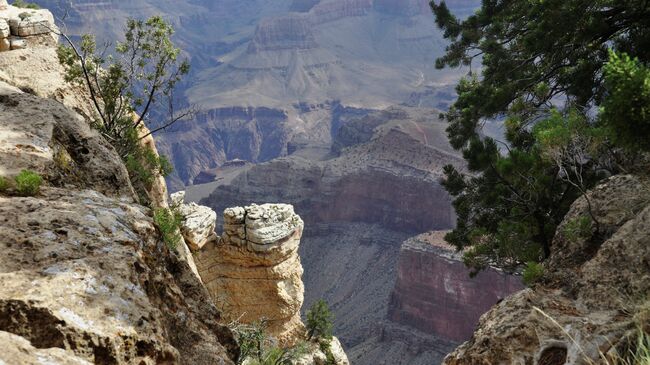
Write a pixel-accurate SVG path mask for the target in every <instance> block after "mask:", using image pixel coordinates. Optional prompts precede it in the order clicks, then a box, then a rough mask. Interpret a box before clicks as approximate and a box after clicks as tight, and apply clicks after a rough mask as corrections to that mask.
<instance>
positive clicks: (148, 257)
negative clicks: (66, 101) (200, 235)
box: [0, 52, 238, 364]
mask: <svg viewBox="0 0 650 365" xmlns="http://www.w3.org/2000/svg"><path fill="white" fill-rule="evenodd" d="M8 53H12V52H8ZM0 57H1V56H0ZM0 132H1V133H0V135H1V136H2V137H0V138H1V141H0V176H3V177H7V176H11V175H14V174H15V173H16V172H17V171H19V170H20V169H23V168H29V169H32V170H35V171H37V172H39V173H41V174H42V175H43V176H44V178H45V186H44V187H42V188H41V192H40V193H39V194H38V195H37V196H33V197H15V196H7V195H5V194H4V193H2V195H0V248H1V249H2V252H3V254H2V255H1V256H0V336H1V337H2V339H3V340H2V342H3V344H5V343H11V344H13V345H14V347H12V348H11V349H8V350H6V351H5V350H4V349H5V348H6V346H3V353H2V354H1V355H0V359H2V360H3V361H5V359H6V362H7V363H11V364H13V363H30V361H32V360H31V359H34V358H36V359H37V360H38V359H41V363H42V361H45V360H44V359H51V360H52V361H58V362H60V363H63V364H74V363H77V364H80V363H84V361H85V362H89V363H96V364H133V363H142V364H154V363H169V364H172V363H178V364H183V363H186V364H232V359H234V358H235V357H236V356H237V351H238V350H237V347H236V344H235V343H234V340H233V338H232V334H231V333H230V331H229V330H228V329H227V328H225V327H222V326H221V325H220V324H219V323H218V321H219V320H220V314H219V312H218V310H217V309H216V307H215V306H214V305H213V304H211V301H210V298H209V294H208V292H207V290H206V289H205V288H204V287H203V286H202V285H201V283H200V281H199V280H198V279H197V278H196V276H195V275H194V274H193V273H192V271H191V269H190V267H189V265H188V264H187V263H186V262H184V261H182V260H180V259H179V257H178V256H177V255H176V254H174V253H172V252H171V251H170V250H169V249H168V248H167V247H166V246H165V245H164V243H162V240H161V239H160V237H159V235H158V233H157V231H156V229H155V227H154V225H153V221H152V218H151V211H150V210H149V209H148V208H145V207H143V206H140V205H138V204H135V203H134V198H133V192H132V189H131V188H130V184H129V183H128V178H126V175H125V174H126V170H125V168H124V166H123V165H122V164H121V163H120V162H119V161H120V158H119V156H118V155H117V154H116V153H115V151H114V150H113V149H112V148H111V147H110V146H109V145H108V144H107V143H106V142H105V141H103V140H102V139H101V137H100V136H99V135H98V134H97V133H96V132H95V131H93V130H91V129H90V128H89V127H88V125H87V124H86V123H85V121H84V120H83V119H82V118H80V117H79V116H78V115H76V114H75V113H74V112H72V111H69V110H67V109H66V108H65V107H64V106H63V105H62V104H59V103H57V102H55V101H53V100H47V99H42V98H39V97H37V96H34V95H30V94H23V93H20V92H19V91H17V90H16V89H15V88H12V87H10V86H7V85H5V84H2V83H0ZM5 339H6V341H7V342H4V340H5ZM13 349H16V350H17V352H15V351H13Z"/></svg>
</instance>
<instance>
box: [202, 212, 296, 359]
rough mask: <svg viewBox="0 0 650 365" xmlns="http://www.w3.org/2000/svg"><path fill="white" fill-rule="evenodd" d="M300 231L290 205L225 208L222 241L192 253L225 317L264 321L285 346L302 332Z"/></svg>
mask: <svg viewBox="0 0 650 365" xmlns="http://www.w3.org/2000/svg"><path fill="white" fill-rule="evenodd" d="M303 227H304V224H303V221H302V219H300V217H299V216H298V215H297V214H295V213H294V211H293V207H292V206H290V205H286V204H264V205H251V206H247V207H245V208H241V207H236V208H229V209H226V210H225V212H224V234H223V236H222V237H221V239H220V240H219V241H218V242H216V243H213V244H212V245H209V246H206V247H204V248H203V249H202V250H201V251H199V252H198V253H196V254H195V258H196V262H197V266H198V269H199V273H200V275H201V278H202V279H203V282H204V283H205V285H206V287H207V288H208V290H209V291H210V293H211V295H212V298H213V300H214V302H215V304H216V305H217V307H218V308H220V309H221V310H222V312H223V313H225V314H227V319H228V320H232V321H241V322H244V323H252V322H255V321H260V320H262V319H264V320H266V321H267V324H268V329H267V330H268V333H269V334H270V335H272V336H273V337H275V338H277V339H278V340H279V341H280V343H281V344H282V345H285V346H291V345H294V344H295V343H296V341H297V340H299V339H300V338H302V337H303V336H304V333H305V329H304V325H303V324H302V321H301V319H300V308H301V306H302V302H303V292H304V286H303V282H302V278H301V276H302V273H303V269H302V265H301V264H300V257H299V256H298V246H299V244H300V237H301V235H302V231H303Z"/></svg>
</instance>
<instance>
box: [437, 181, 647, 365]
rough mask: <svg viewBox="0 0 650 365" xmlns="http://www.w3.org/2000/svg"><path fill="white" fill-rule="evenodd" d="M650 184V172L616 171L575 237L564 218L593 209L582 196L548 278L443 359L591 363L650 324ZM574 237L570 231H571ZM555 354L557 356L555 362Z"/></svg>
mask: <svg viewBox="0 0 650 365" xmlns="http://www.w3.org/2000/svg"><path fill="white" fill-rule="evenodd" d="M649 192H650V189H649V185H648V182H647V180H643V179H641V178H638V177H635V176H632V175H623V176H614V177H612V178H610V179H608V180H607V181H605V182H604V183H603V184H601V185H600V186H598V187H596V188H595V189H593V190H592V191H591V192H589V193H588V198H589V199H590V202H591V205H592V213H593V214H594V216H595V217H596V219H597V220H598V222H599V223H600V232H598V234H596V232H595V229H596V227H595V224H594V223H593V222H592V232H591V233H589V234H587V235H585V236H579V237H577V238H576V237H575V235H570V236H573V237H570V236H569V235H566V234H565V228H564V227H566V225H567V224H568V223H569V222H572V221H574V220H576V219H580V218H584V217H588V216H589V215H588V204H587V201H586V200H585V198H580V199H578V200H577V201H576V202H575V203H574V204H573V206H572V208H571V210H570V212H569V213H568V214H567V216H566V217H565V219H564V222H563V223H562V224H561V225H560V227H559V229H558V232H557V234H556V237H555V239H554V242H553V246H552V249H551V251H552V252H551V257H550V259H549V261H548V262H547V263H545V272H547V273H548V274H547V275H546V277H545V278H544V280H543V281H542V282H541V283H540V284H538V285H536V286H534V287H533V288H532V289H527V290H524V291H521V292H519V293H517V294H515V295H513V296H511V297H508V298H506V299H504V300H503V301H501V302H500V303H499V304H497V305H496V306H495V307H494V308H493V309H492V310H490V311H489V312H488V313H487V314H485V315H484V316H483V317H481V320H480V323H479V326H478V328H477V330H476V332H475V333H474V335H473V337H472V339H471V340H469V341H468V342H466V343H464V344H463V345H461V346H460V347H458V348H457V349H456V350H455V351H454V352H453V353H451V354H450V355H449V356H448V357H447V358H446V360H445V364H450V365H456V364H565V363H567V364H587V363H593V362H592V361H599V360H600V358H599V352H602V353H605V354H606V353H608V352H610V353H611V352H613V351H614V350H615V349H616V348H619V349H620V348H621V347H622V346H624V345H626V344H627V341H629V339H628V338H627V336H628V334H629V333H630V331H635V330H636V326H639V325H640V326H641V327H643V328H644V329H645V330H646V331H648V330H650V322H649V321H650V316H648V313H646V314H645V317H643V316H637V318H634V314H635V313H639V312H640V311H642V310H643V309H640V307H645V311H647V305H648V304H647V294H648V293H649V292H650V235H648V232H650V226H649V222H650V205H649V201H648V199H647V197H648V194H649ZM570 238H571V239H570ZM549 359H553V360H552V361H550V362H549Z"/></svg>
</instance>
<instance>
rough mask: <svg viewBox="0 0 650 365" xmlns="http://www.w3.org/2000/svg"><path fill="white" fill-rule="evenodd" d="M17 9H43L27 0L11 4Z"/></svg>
mask: <svg viewBox="0 0 650 365" xmlns="http://www.w3.org/2000/svg"><path fill="white" fill-rule="evenodd" d="M11 5H13V6H15V7H17V8H24V9H40V8H41V7H40V6H38V4H34V3H29V2H27V1H25V0H14V2H13V3H12V4H11Z"/></svg>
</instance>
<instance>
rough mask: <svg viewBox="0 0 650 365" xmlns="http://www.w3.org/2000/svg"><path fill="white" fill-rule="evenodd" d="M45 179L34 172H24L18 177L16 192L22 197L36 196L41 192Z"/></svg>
mask: <svg viewBox="0 0 650 365" xmlns="http://www.w3.org/2000/svg"><path fill="white" fill-rule="evenodd" d="M42 183H43V178H42V177H41V175H39V174H37V173H36V172H34V171H30V170H23V171H21V172H20V174H18V176H16V192H17V193H18V195H22V196H34V195H36V194H38V192H39V191H41V184H42Z"/></svg>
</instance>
